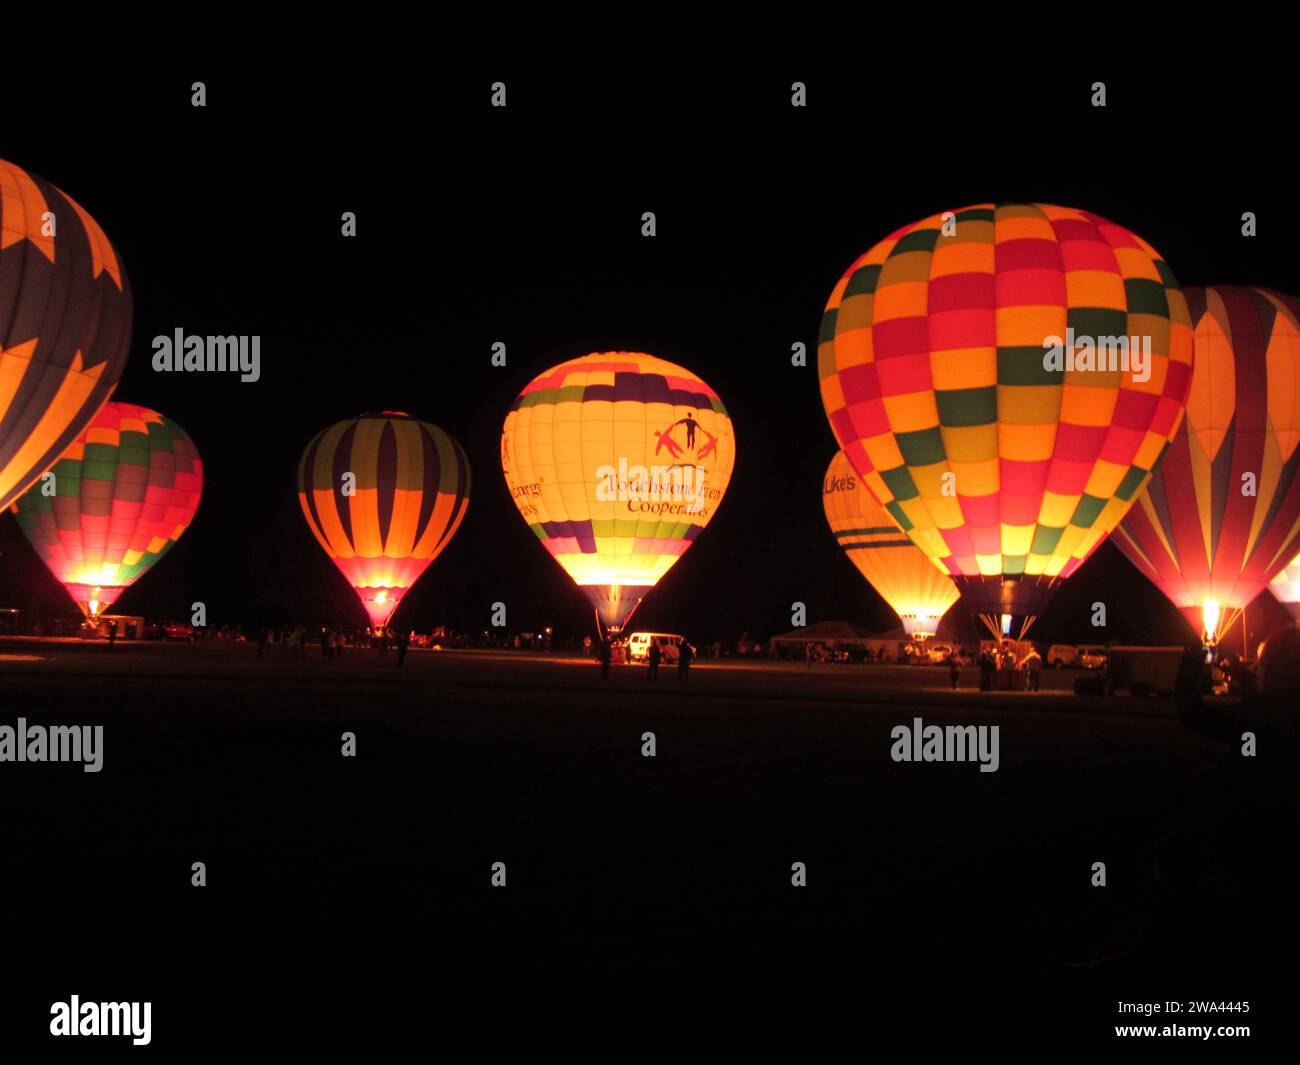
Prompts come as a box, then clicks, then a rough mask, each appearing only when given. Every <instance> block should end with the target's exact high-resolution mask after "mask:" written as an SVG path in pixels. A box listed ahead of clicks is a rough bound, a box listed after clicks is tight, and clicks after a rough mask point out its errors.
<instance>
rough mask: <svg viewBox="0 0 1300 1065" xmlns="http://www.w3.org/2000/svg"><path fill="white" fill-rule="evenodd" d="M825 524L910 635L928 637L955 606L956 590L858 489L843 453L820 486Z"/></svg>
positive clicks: (873, 500)
mask: <svg viewBox="0 0 1300 1065" xmlns="http://www.w3.org/2000/svg"><path fill="white" fill-rule="evenodd" d="M822 505H823V507H825V509H826V520H827V521H828V522H829V523H830V526H831V532H833V533H834V534H835V539H836V540H838V541H839V545H840V547H842V548H844V550H845V551H846V552H848V556H849V558H850V559H851V560H852V561H853V564H854V565H855V566H857V567H858V572H859V573H861V574H862V576H864V577H865V578H866V579H867V582H868V583H869V584H870V585H871V587H873V588H874V589H875V590H876V591H877V592H879V593H880V596H881V598H882V599H884V601H885V602H886V603H888V604H889V605H890V607H891V608H892V609H893V611H894V613H896V614H897V615H898V616H899V617H900V618H902V620H903V629H904V631H906V632H907V634H908V635H909V636H914V637H916V638H917V639H921V640H924V639H926V638H927V637H929V636H933V635H934V634H935V632H936V631H937V629H938V627H939V619H940V618H942V617H943V615H944V614H945V613H946V612H947V610H948V608H949V607H950V606H952V604H953V603H955V602H957V599H958V598H959V593H958V591H957V586H956V585H955V584H953V581H952V578H951V577H949V576H948V573H947V571H945V570H941V569H939V567H938V566H936V565H935V564H934V563H933V562H931V561H930V560H929V559H928V558H926V557H925V555H924V554H922V552H921V551H920V549H918V548H917V546H916V545H915V544H914V543H912V541H911V540H909V539H908V538H907V535H906V534H905V533H904V532H903V530H902V529H900V528H899V527H898V523H897V522H896V521H894V519H893V518H892V517H890V514H889V511H887V510H886V509H885V508H884V507H882V506H881V505H880V504H879V503H878V502H877V501H876V497H875V496H873V495H872V494H871V493H870V492H868V491H867V489H866V488H865V487H864V486H863V484H862V481H861V480H860V479H859V477H858V475H857V474H856V473H855V472H854V469H853V467H852V465H850V464H849V460H848V459H846V458H845V457H844V452H843V451H837V452H836V453H835V457H834V458H833V459H831V464H830V466H829V468H828V469H827V470H826V479H825V481H824V482H823V484H822Z"/></svg>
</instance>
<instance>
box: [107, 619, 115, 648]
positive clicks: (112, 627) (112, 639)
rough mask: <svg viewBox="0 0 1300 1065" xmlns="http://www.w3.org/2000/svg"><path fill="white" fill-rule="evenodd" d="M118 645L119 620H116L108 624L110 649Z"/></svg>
mask: <svg viewBox="0 0 1300 1065" xmlns="http://www.w3.org/2000/svg"><path fill="white" fill-rule="evenodd" d="M115 643H117V619H116V618H114V619H113V620H112V621H110V622H109V623H108V649H109V650H110V651H111V650H112V649H113V644H115Z"/></svg>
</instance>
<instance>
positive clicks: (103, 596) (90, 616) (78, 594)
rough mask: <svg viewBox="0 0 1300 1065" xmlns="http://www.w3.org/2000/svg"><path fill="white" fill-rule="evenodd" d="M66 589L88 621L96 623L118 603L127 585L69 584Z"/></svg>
mask: <svg viewBox="0 0 1300 1065" xmlns="http://www.w3.org/2000/svg"><path fill="white" fill-rule="evenodd" d="M64 587H66V588H67V590H68V594H69V595H70V596H72V600H73V602H75V603H76V604H77V606H78V607H80V608H81V612H82V613H83V614H84V615H85V616H86V618H87V620H90V621H94V620H95V619H96V618H98V617H99V615H100V614H102V613H103V612H104V611H105V610H106V609H108V607H110V606H112V605H113V604H114V603H115V602H116V601H117V597H118V596H119V595H121V594H122V591H123V589H124V588H125V585H109V584H68V585H65V586H64Z"/></svg>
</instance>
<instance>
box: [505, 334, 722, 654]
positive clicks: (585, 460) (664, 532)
mask: <svg viewBox="0 0 1300 1065" xmlns="http://www.w3.org/2000/svg"><path fill="white" fill-rule="evenodd" d="M735 461H736V444H735V438H734V436H733V435H732V430H731V418H730V417H729V416H728V414H727V409H726V407H724V406H723V405H722V400H720V399H719V398H718V395H717V393H716V392H714V391H713V389H711V388H710V387H709V386H708V385H706V384H705V383H704V382H703V381H701V380H700V379H699V378H698V377H696V376H695V374H693V373H691V372H690V371H689V370H686V369H683V368H682V367H681V366H677V365H675V364H674V363H671V362H667V361H665V360H664V359H658V358H655V357H654V356H653V355H644V354H641V353H639V352H629V351H610V352H605V353H602V354H592V355H586V356H583V357H582V358H577V359H570V360H569V361H568V362H563V363H560V365H558V366H553V367H552V368H551V369H549V370H547V371H546V372H545V373H543V374H541V375H540V376H538V377H536V378H534V379H533V381H532V382H531V383H530V384H529V385H528V386H527V387H526V388H525V389H524V390H523V391H522V392H520V393H519V395H518V397H517V398H516V399H515V401H514V404H513V405H512V406H511V408H510V413H509V414H508V415H507V416H506V422H505V428H504V430H503V431H502V434H501V468H502V470H503V471H504V472H505V478H506V485H507V487H508V488H509V489H510V495H511V497H512V498H513V499H514V501H515V505H516V506H517V507H518V508H519V513H520V514H522V515H523V517H524V520H525V521H526V522H528V527H529V528H530V529H532V531H533V532H534V533H535V534H536V536H537V538H538V539H539V540H541V541H542V543H543V544H544V545H545V547H546V549H547V550H548V551H549V552H550V553H551V557H552V558H554V559H555V560H556V561H557V562H558V563H559V564H560V565H561V566H563V567H564V570H565V572H566V573H568V574H569V576H570V577H572V578H573V580H574V582H575V583H576V584H577V585H578V586H579V587H580V588H581V589H582V590H583V591H584V592H585V593H586V594H587V597H588V598H589V599H590V600H591V603H592V605H593V606H594V607H595V610H596V615H597V618H598V620H599V622H600V623H601V624H602V625H603V626H604V627H605V628H607V629H610V630H613V631H617V630H619V629H621V628H622V627H623V626H624V625H625V624H626V623H627V621H628V619H629V618H630V617H631V614H632V611H633V610H635V609H636V607H637V605H638V604H639V603H640V602H641V600H642V598H643V597H644V596H645V594H646V592H647V591H649V590H650V589H651V588H652V587H654V585H655V584H656V583H657V582H658V580H659V578H660V577H662V576H663V575H664V574H665V573H666V572H667V571H668V569H669V568H670V567H671V566H672V565H673V563H674V562H676V561H677V560H678V559H679V558H681V556H682V555H683V554H685V552H686V549H687V548H688V547H690V546H691V544H692V543H694V542H695V539H696V537H698V536H699V534H700V532H701V531H702V530H703V529H704V527H705V526H706V525H707V524H708V523H709V519H710V518H712V517H713V514H714V512H715V511H716V510H717V507H718V504H719V502H720V501H721V500H722V496H723V494H724V493H725V492H726V490H727V483H728V481H729V480H730V479H731V470H732V467H733V466H734V465H735Z"/></svg>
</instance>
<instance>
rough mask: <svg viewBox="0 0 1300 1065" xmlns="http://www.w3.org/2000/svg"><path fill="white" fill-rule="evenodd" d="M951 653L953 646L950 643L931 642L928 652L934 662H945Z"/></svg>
mask: <svg viewBox="0 0 1300 1065" xmlns="http://www.w3.org/2000/svg"><path fill="white" fill-rule="evenodd" d="M952 653H953V646H952V644H950V643H932V644H930V649H929V652H928V654H929V657H930V661H931V662H932V663H935V664H942V663H944V662H947V661H948V659H949V658H950V657H951V656H952Z"/></svg>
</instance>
